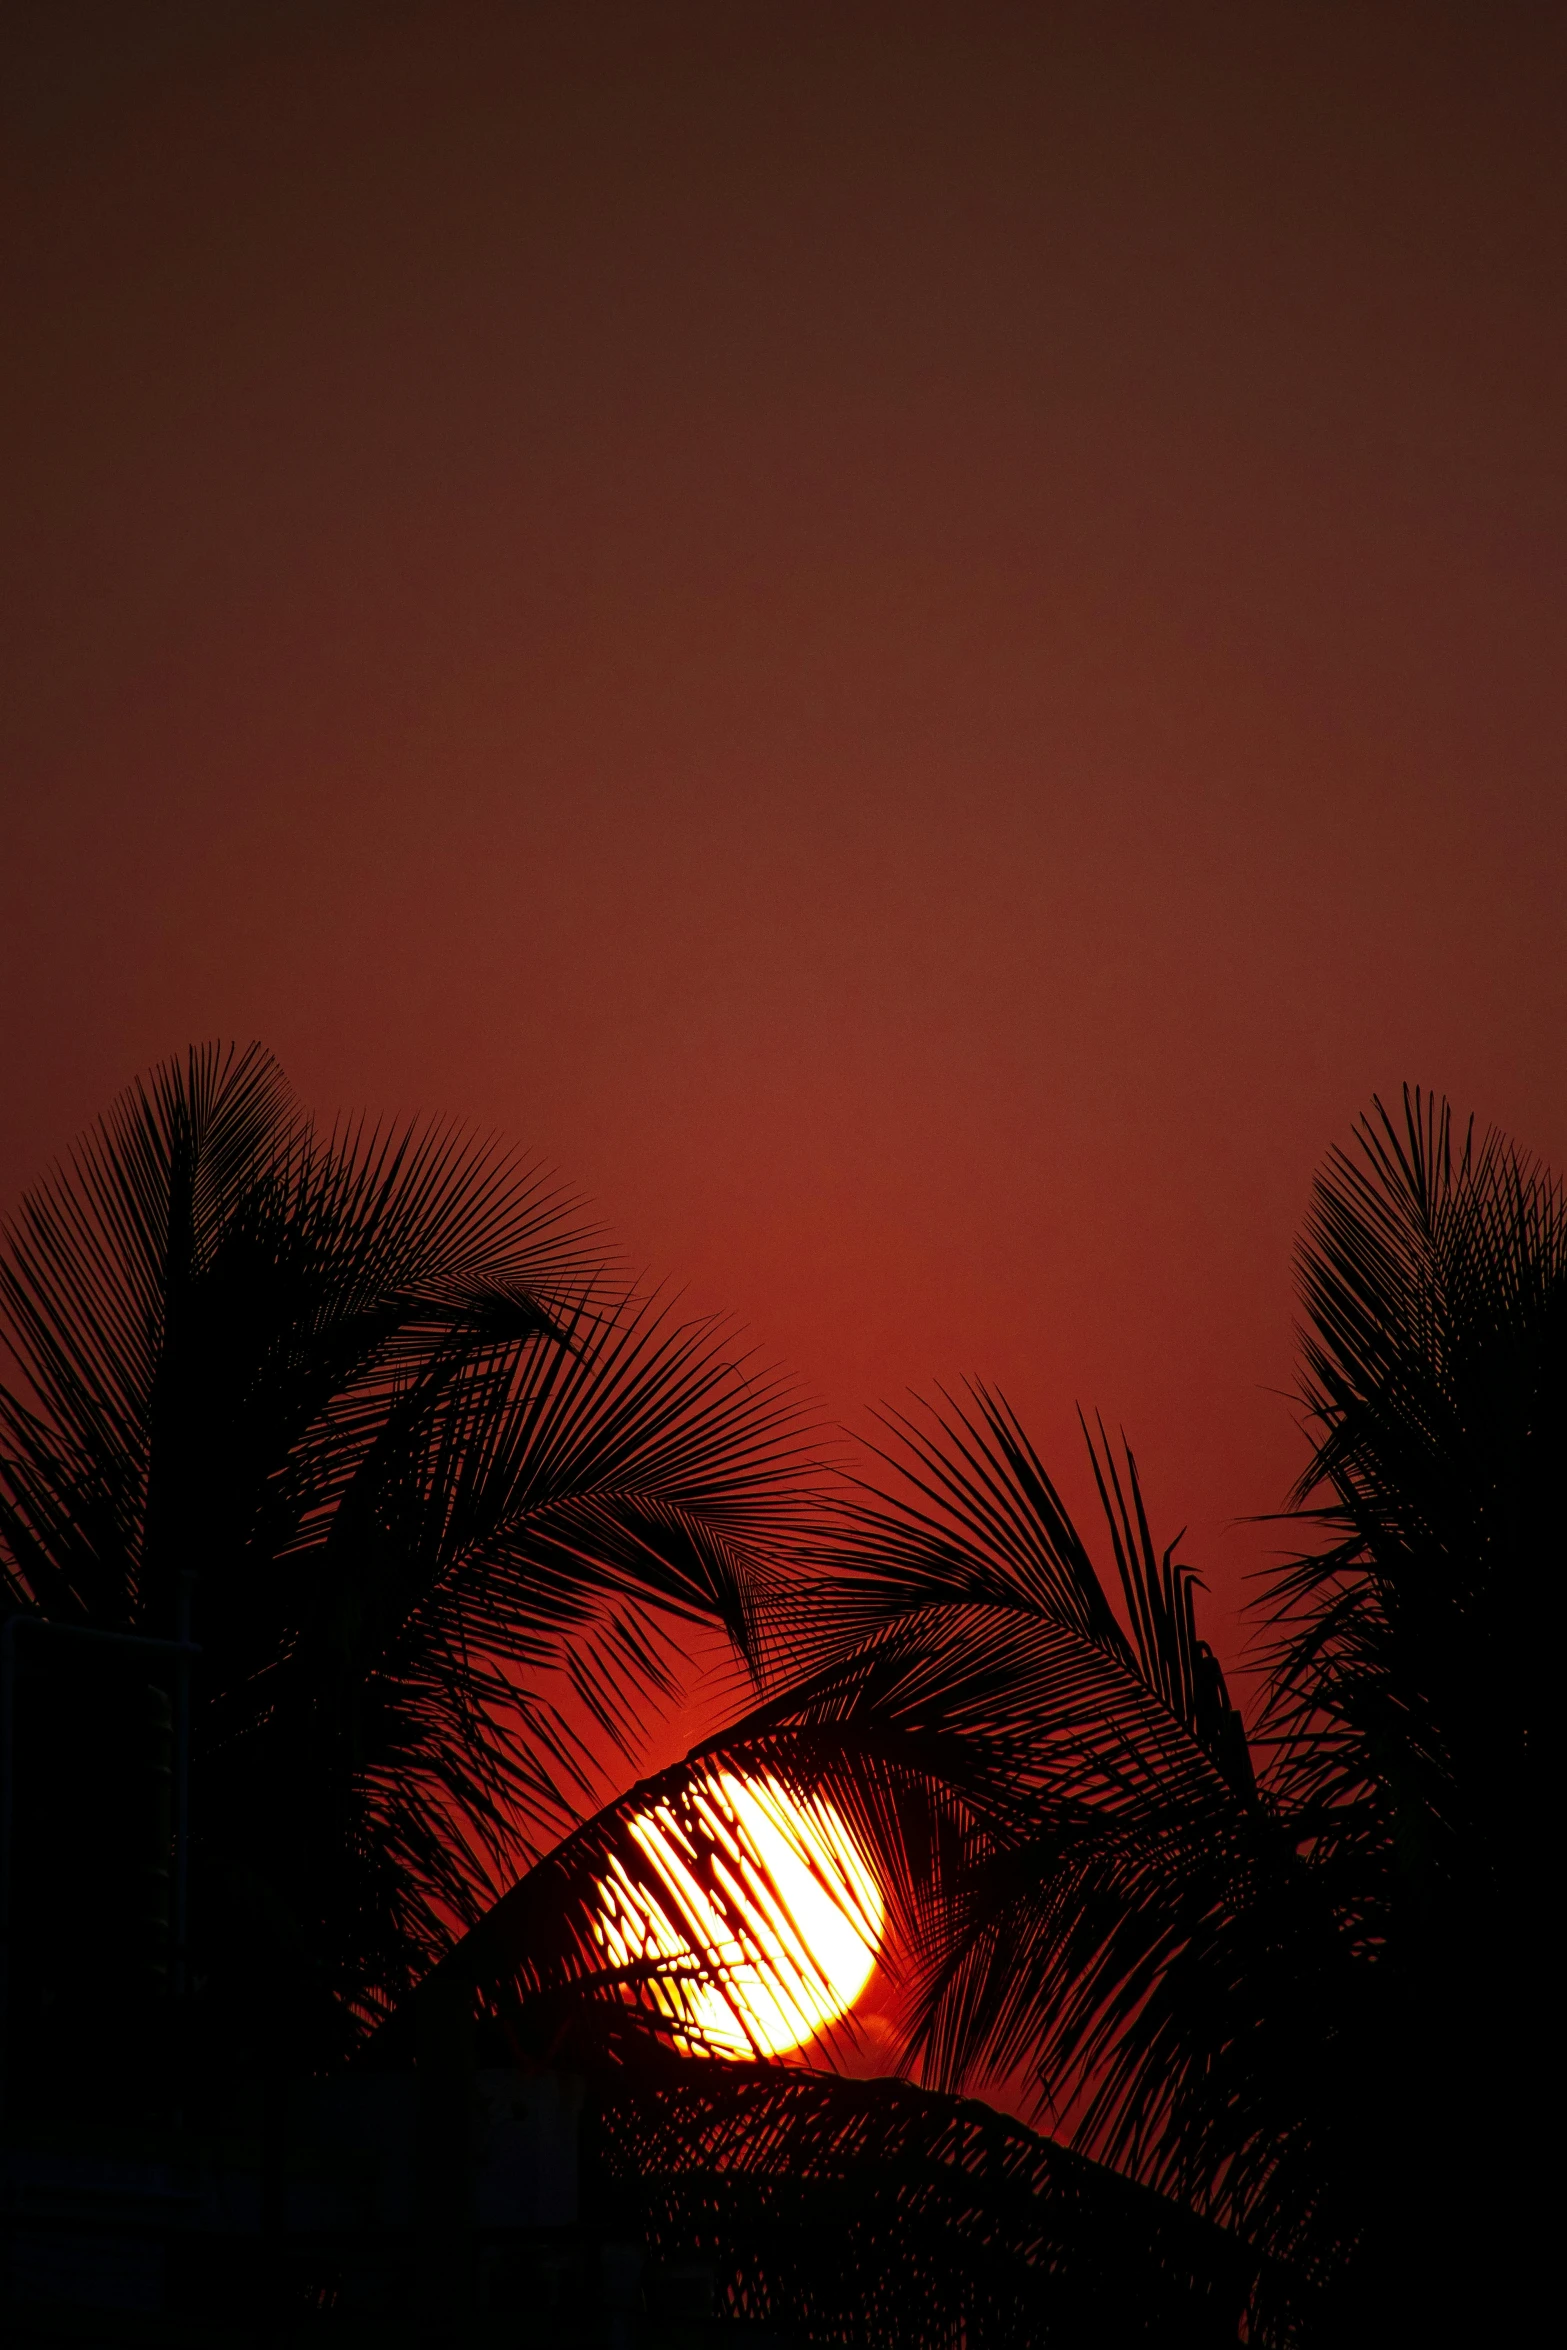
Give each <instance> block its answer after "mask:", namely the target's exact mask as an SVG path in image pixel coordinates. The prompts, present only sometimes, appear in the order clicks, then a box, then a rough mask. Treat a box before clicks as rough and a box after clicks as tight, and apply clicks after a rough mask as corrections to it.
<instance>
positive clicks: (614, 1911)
mask: <svg viewBox="0 0 1567 2350" xmlns="http://www.w3.org/2000/svg"><path fill="white" fill-rule="evenodd" d="M629 1833H630V1835H631V1838H632V1840H633V1842H634V1843H635V1844H636V1846H637V1848H638V1850H639V1852H640V1853H641V1855H642V1856H643V1858H644V1860H645V1861H646V1862H647V1863H648V1864H649V1873H650V1876H651V1878H652V1879H653V1880H654V1881H656V1885H657V1888H658V1890H657V1891H655V1890H654V1887H653V1884H652V1883H642V1884H639V1883H637V1882H635V1881H634V1880H633V1878H632V1876H631V1874H630V1873H629V1871H628V1870H627V1869H626V1868H625V1867H624V1865H623V1864H622V1863H621V1862H620V1861H619V1860H618V1859H612V1860H611V1862H610V1874H609V1876H608V1878H607V1879H606V1880H605V1882H604V1883H603V1884H602V1885H601V1886H600V1902H601V1910H600V1916H599V1918H598V1920H597V1921H596V1924H595V1933H596V1935H597V1937H598V1940H599V1942H600V1945H601V1947H602V1948H603V1950H604V1952H605V1955H606V1956H607V1957H608V1959H609V1960H610V1962H611V1964H612V1965H615V1966H628V1965H635V1964H637V1963H639V1962H642V1961H646V1960H649V1959H653V1960H658V1959H669V1960H671V1961H674V1962H675V1967H674V1968H673V1969H672V1971H671V1973H670V1974H669V1975H668V1976H662V1975H659V1976H655V1978H654V1979H653V1982H652V1985H651V1989H652V1995H653V1998H654V2000H655V2002H656V2003H657V2005H658V2007H659V2008H660V2010H661V2011H662V2012H663V2013H664V2014H665V2015H667V2016H668V2017H670V2018H671V2019H672V2020H678V2021H680V2022H684V2023H688V2024H689V2025H690V2026H691V2027H692V2031H691V2037H690V2040H689V2042H685V2043H684V2045H685V2046H687V2047H688V2048H689V2049H691V2050H701V2051H704V2052H706V2053H708V2054H711V2055H719V2056H752V2055H762V2056H774V2055H780V2054H782V2053H783V2052H784V2051H785V2050H787V2049H791V2048H798V2047H800V2046H802V2045H803V2044H804V2043H805V2042H806V2041H808V2040H810V2039H812V2038H813V2037H814V2036H815V2035H816V2034H817V2033H819V2032H821V2031H823V2030H825V2029H826V2028H827V2027H829V2026H830V2025H832V2024H834V2023H836V2022H837V2021H838V2020H839V2019H840V2018H841V2017H843V2016H845V2015H847V2014H848V2012H849V2010H850V2008H852V2007H853V2005H854V2002H855V2001H856V1999H857V1998H858V1997H859V1995H860V1993H861V1992H862V1991H863V1990H864V1988H865V1985H866V1983H867V1982H868V1981H869V1979H870V1975H871V1971H872V1969H873V1967H874V1966H875V1964H876V1956H877V1952H878V1949H879V1947H880V1943H881V1933H882V1924H883V1906H882V1897H881V1888H880V1886H879V1885H878V1884H877V1882H876V1878H875V1876H874V1874H873V1872H872V1870H871V1868H870V1867H869V1865H868V1863H867V1861H866V1859H865V1856H864V1854H863V1853H862V1852H861V1851H860V1849H859V1847H858V1845H857V1844H856V1842H855V1840H854V1838H853V1837H852V1836H851V1835H850V1833H849V1831H848V1829H847V1828H846V1827H845V1825H844V1823H843V1821H842V1820H841V1819H840V1818H839V1816H838V1814H837V1812H836V1811H835V1810H834V1808H833V1806H832V1805H831V1804H830V1803H828V1802H826V1801H825V1800H824V1799H823V1798H820V1797H813V1798H809V1799H806V1800H801V1799H799V1798H797V1797H795V1796H793V1795H791V1794H790V1793H789V1792H788V1790H787V1789H786V1788H784V1787H782V1786H781V1785H780V1784H779V1783H778V1781H777V1780H776V1779H774V1778H772V1777H770V1776H765V1777H759V1778H755V1779H742V1778H739V1777H737V1776H736V1775H735V1774H733V1773H731V1772H727V1771H726V1772H719V1773H717V1774H715V1775H714V1776H713V1777H712V1778H710V1779H706V1780H702V1781H699V1782H697V1783H696V1784H695V1785H694V1786H693V1787H692V1789H691V1790H690V1793H689V1796H688V1797H687V1799H686V1801H685V1803H684V1804H683V1805H682V1806H681V1807H680V1811H679V1813H678V1814H677V1812H676V1811H675V1809H674V1808H672V1807H671V1806H670V1805H668V1804H660V1805H658V1806H657V1807H656V1808H655V1809H653V1810H651V1811H647V1812H639V1813H638V1814H637V1815H636V1816H635V1817H634V1818H633V1819H632V1820H631V1821H630V1823H629ZM693 1958H700V1959H701V1960H702V1961H703V1962H705V1965H706V1966H707V1968H708V1969H709V1970H711V1972H710V1977H709V1979H708V1980H707V1981H705V1982H693V1981H690V1980H689V1979H683V1978H682V1976H681V1975H680V1973H679V1971H678V1969H679V1966H680V1963H681V1962H685V1963H687V1964H689V1962H690V1961H691V1960H692V1959H693Z"/></svg>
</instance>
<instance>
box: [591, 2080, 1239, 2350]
mask: <svg viewBox="0 0 1567 2350" xmlns="http://www.w3.org/2000/svg"><path fill="white" fill-rule="evenodd" d="M583 2184H584V2194H585V2197H586V2199H587V2202H588V2207H589V2209H590V2210H591V2211H593V2212H594V2213H595V2215H598V2214H603V2215H604V2217H605V2218H606V2219H607V2220H609V2221H611V2222H612V2223H613V2225H614V2226H615V2227H616V2228H617V2229H618V2230H620V2231H622V2232H624V2233H626V2234H629V2235H631V2236H632V2238H633V2240H640V2241H641V2242H642V2243H643V2244H644V2245H645V2246H646V2248H647V2254H648V2257H649V2260H650V2262H651V2263H652V2264H653V2291H654V2293H655V2295H656V2294H657V2292H658V2289H659V2285H658V2279H659V2274H660V2271H662V2272H663V2273H665V2274H669V2273H670V2272H673V2274H674V2276H675V2277H676V2278H680V2277H684V2278H686V2279H689V2278H690V2277H691V2275H692V2272H693V2271H695V2272H696V2274H697V2275H698V2276H699V2277H700V2278H701V2279H702V2280H703V2281H704V2283H705V2285H706V2287H707V2292H708V2293H709V2294H710V2296H711V2306H712V2309H713V2311H714V2313H715V2314H716V2315H718V2316H727V2317H729V2318H732V2319H736V2320H739V2321H742V2322H743V2323H746V2324H749V2325H752V2326H758V2325H761V2326H767V2327H769V2328H772V2329H776V2331H777V2332H778V2333H779V2334H781V2335H782V2336H783V2337H784V2338H785V2339H795V2340H799V2341H809V2342H815V2343H823V2344H841V2345H844V2346H845V2350H849V2346H850V2345H853V2346H854V2350H1004V2346H1010V2345H1014V2344H1015V2345H1019V2346H1021V2345H1023V2344H1035V2343H1042V2342H1043V2343H1050V2344H1053V2345H1059V2346H1060V2350H1074V2346H1076V2345H1079V2344H1081V2345H1082V2346H1083V2350H1090V2346H1092V2350H1108V2346H1120V2345H1130V2344H1134V2343H1138V2344H1151V2343H1160V2344H1166V2345H1170V2346H1172V2350H1174V2346H1175V2345H1187V2346H1190V2350H1197V2345H1199V2344H1200V2345H1205V2346H1206V2345H1214V2346H1217V2345H1219V2344H1222V2343H1233V2342H1234V2341H1235V2340H1236V2339H1237V2338H1238V2328H1239V2321H1240V2316H1241V2312H1242V2309H1243V2308H1244V2306H1245V2303H1246V2298H1247V2290H1248V2285H1249V2282H1250V2277H1249V2267H1250V2264H1249V2262H1248V2260H1247V2258H1246V2256H1245V2254H1244V2252H1243V2251H1242V2249H1241V2247H1239V2246H1238V2245H1237V2244H1236V2243H1235V2242H1234V2241H1233V2239H1230V2238H1227V2237H1226V2236H1224V2235H1223V2234H1222V2233H1221V2231H1219V2230H1218V2229H1215V2228H1212V2227H1208V2226H1205V2225H1204V2224H1203V2223H1201V2222H1200V2221H1196V2220H1193V2219H1192V2218H1191V2217H1189V2216H1188V2215H1187V2214H1185V2213H1183V2212H1180V2211H1178V2210H1176V2209H1174V2208H1173V2207H1172V2206H1171V2205H1170V2204H1169V2203H1167V2202H1166V2201H1164V2200H1163V2199H1162V2198H1160V2197H1158V2196H1155V2195H1152V2194H1149V2193H1148V2192H1147V2191H1146V2190H1144V2189H1140V2188H1138V2187H1136V2186H1134V2185H1133V2184H1132V2183H1131V2182H1130V2181H1128V2180H1126V2179H1123V2178H1120V2177H1118V2176H1117V2175H1116V2174H1115V2173H1114V2172H1112V2171H1107V2170H1105V2169H1103V2168H1102V2167H1101V2166H1100V2165H1098V2164H1095V2163H1091V2162H1089V2161H1087V2160H1085V2159H1084V2158H1083V2157H1082V2156H1080V2155H1073V2154H1071V2153H1069V2152H1068V2151H1067V2150H1066V2149H1065V2148H1063V2147H1060V2146H1057V2145H1055V2144H1053V2143H1052V2142H1051V2141H1050V2140H1048V2139H1042V2138H1038V2137H1036V2136H1035V2135H1034V2134H1033V2133H1032V2132H1031V2131H1029V2130H1027V2129H1025V2128H1024V2127H1023V2126H1022V2125H1021V2124H1019V2123H1017V2122H1014V2121H1009V2120H1007V2119H1005V2118H1004V2117H1003V2116H1002V2115H1000V2114H998V2113H995V2112H993V2111H991V2110H990V2109H989V2108H988V2107H986V2106H983V2105H978V2104H974V2103H970V2102H962V2103H960V2102H958V2101H956V2100H954V2099H950V2098H946V2097H936V2096H932V2095H930V2094H929V2093H928V2092H924V2091H921V2090H919V2089H915V2088H912V2087H910V2086H909V2085H908V2084H907V2083H905V2082H899V2081H885V2080H883V2081H850V2080H844V2079H841V2078H833V2077H830V2076H824V2075H822V2074H820V2073H802V2072H797V2071H796V2072H786V2071H781V2070H779V2069H777V2068H774V2067H767V2066H758V2065H723V2066H712V2065H709V2066H705V2067H699V2066H697V2065H694V2064H687V2065H685V2066H683V2067H681V2068H679V2070H678V2072H675V2073H672V2074H671V2073H666V2074H663V2075H661V2076H660V2077H659V2078H658V2080H657V2082H656V2084H655V2083H652V2082H648V2081H646V2080H639V2079H638V2078H637V2077H635V2076H630V2075H626V2074H622V2075H621V2076H620V2078H619V2080H618V2081H614V2080H608V2081H606V2082H605V2083H604V2084H603V2085H602V2087H601V2089H600V2093H599V2097H598V2100H597V2103H596V2107H595V2109H594V2112H593V2126H592V2131H591V2136H590V2140H589V2147H588V2157H587V2161H586V2163H585V2166H584V2182H583ZM686 2289H687V2290H688V2291H689V2285H687V2288H686Z"/></svg>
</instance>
